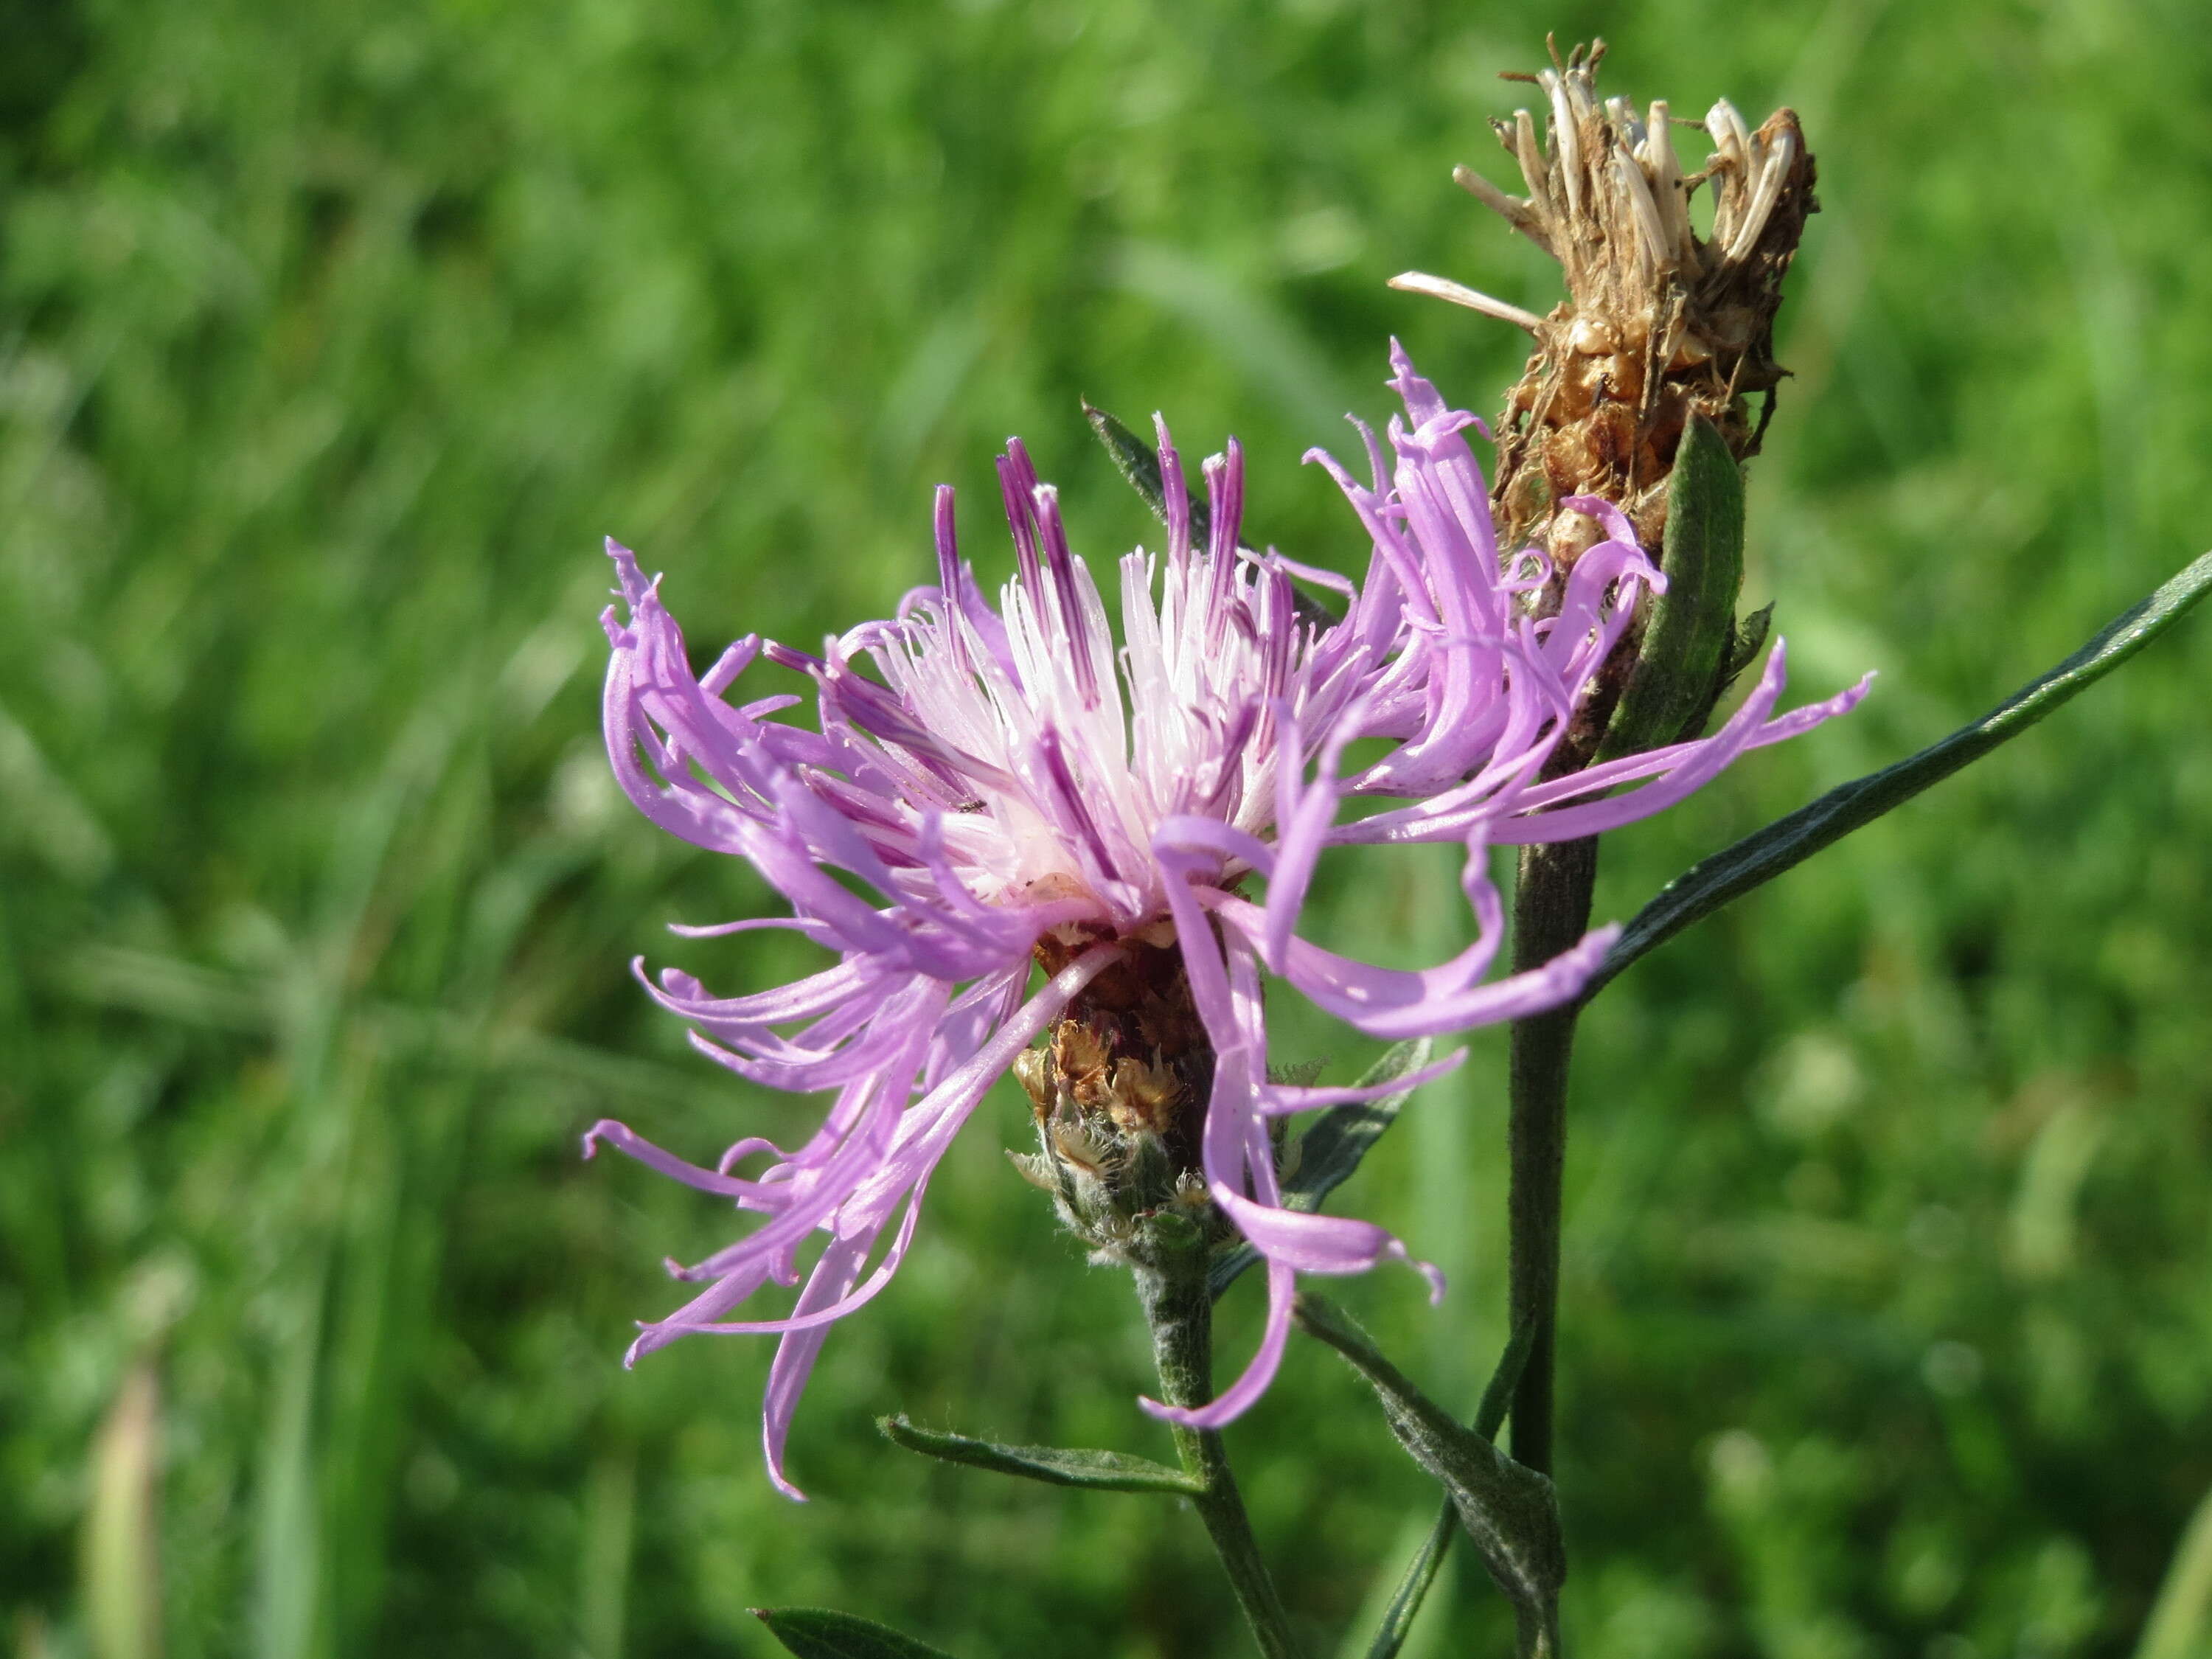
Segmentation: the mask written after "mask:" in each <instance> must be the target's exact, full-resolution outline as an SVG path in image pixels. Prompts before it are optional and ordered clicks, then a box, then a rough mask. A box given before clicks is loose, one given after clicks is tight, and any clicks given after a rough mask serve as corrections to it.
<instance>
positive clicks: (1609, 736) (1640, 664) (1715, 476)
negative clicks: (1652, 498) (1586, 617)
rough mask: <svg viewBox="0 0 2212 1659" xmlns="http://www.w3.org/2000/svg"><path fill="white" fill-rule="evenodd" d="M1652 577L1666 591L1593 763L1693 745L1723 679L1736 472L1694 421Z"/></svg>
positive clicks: (1738, 486) (1738, 581) (1672, 486)
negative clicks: (1662, 577)
mask: <svg viewBox="0 0 2212 1659" xmlns="http://www.w3.org/2000/svg"><path fill="white" fill-rule="evenodd" d="M1659 568H1660V569H1661V570H1662V571H1664V572H1665V573H1666V576H1667V586H1666V590H1665V591H1664V592H1661V593H1659V594H1657V595H1656V596H1655V597H1654V598H1653V599H1652V601H1651V614H1650V620H1649V621H1648V622H1647V623H1645V625H1644V639H1643V642H1642V643H1641V644H1640V645H1639V646H1638V648H1637V653H1636V664H1635V666H1634V667H1633V668H1632V670H1631V671H1630V673H1629V677H1628V684H1627V686H1626V688H1625V689H1624V690H1622V692H1621V694H1620V702H1618V703H1616V704H1615V705H1614V706H1613V718H1612V720H1610V721H1608V722H1607V726H1606V728H1605V741H1604V743H1603V744H1601V745H1600V747H1599V749H1598V754H1597V757H1598V759H1599V760H1601V761H1609V760H1617V759H1619V758H1620V757H1622V756H1624V755H1637V754H1641V753H1643V752H1644V750H1647V749H1659V748H1663V747H1664V746H1665V745H1666V744H1670V743H1681V742H1684V741H1686V740H1687V739H1689V738H1694V737H1696V736H1697V735H1698V733H1699V732H1702V731H1703V730H1704V729H1705V721H1706V720H1707V718H1708V717H1709V716H1710V715H1711V714H1712V712H1713V704H1714V703H1716V702H1718V701H1719V700H1720V695H1721V689H1722V686H1723V684H1724V683H1725V681H1726V678H1727V675H1728V671H1729V662H1730V656H1731V653H1730V650H1729V647H1730V645H1731V644H1732V643H1733V641H1734V640H1735V598H1736V593H1737V591H1738V590H1739V589H1741V587H1742V586H1743V469H1742V468H1741V466H1739V465H1737V463H1736V459H1735V456H1734V455H1733V454H1731V453H1729V447H1728V441H1727V440H1726V439H1725V438H1723V437H1722V436H1721V433H1720V428H1718V427H1717V426H1715V425H1714V424H1713V423H1712V422H1711V421H1709V420H1707V419H1706V418H1705V416H1702V415H1699V414H1696V413H1692V415H1691V416H1690V419H1689V423H1688V424H1687V425H1686V426H1685V427H1684V428H1682V443H1681V447H1680V449H1679V450H1677V451H1676V452H1675V455H1674V472H1673V474H1672V476H1670V477H1669V478H1668V482H1667V533H1666V540H1665V543H1664V544H1663V545H1662V548H1661V550H1660V558H1659Z"/></svg>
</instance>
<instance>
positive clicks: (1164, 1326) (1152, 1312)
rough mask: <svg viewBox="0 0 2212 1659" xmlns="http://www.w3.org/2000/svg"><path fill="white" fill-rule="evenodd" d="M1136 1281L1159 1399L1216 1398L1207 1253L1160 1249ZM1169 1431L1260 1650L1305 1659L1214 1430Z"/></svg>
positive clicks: (1189, 1402)
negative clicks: (1197, 1488) (1149, 1333)
mask: <svg viewBox="0 0 2212 1659" xmlns="http://www.w3.org/2000/svg"><path fill="white" fill-rule="evenodd" d="M1136 1279H1137V1295H1138V1297H1139V1299H1140V1300H1141V1301H1142V1302H1143V1304H1144V1307H1145V1322H1146V1324H1147V1325H1149V1326H1151V1328H1152V1358H1153V1359H1154V1360H1155V1361H1156V1362H1157V1363H1158V1366H1159V1371H1160V1397H1161V1399H1162V1400H1164V1401H1165V1402H1166V1403H1167V1404H1169V1405H1170V1406H1186V1407H1188V1406H1203V1405H1205V1404H1206V1402H1207V1401H1210V1400H1212V1398H1213V1298H1212V1295H1211V1294H1210V1293H1209V1291H1208V1290H1207V1286H1206V1253H1205V1250H1204V1249H1203V1248H1202V1247H1200V1246H1198V1245H1197V1243H1196V1241H1195V1240H1194V1241H1193V1242H1192V1248H1190V1249H1181V1250H1179V1249H1163V1250H1160V1251H1159V1252H1158V1255H1157V1258H1156V1265H1153V1266H1147V1267H1139V1268H1138V1269H1137V1270H1136ZM1168 1426H1169V1428H1170V1430H1171V1431H1173V1433H1174V1435H1175V1448H1176V1455H1177V1456H1178V1457H1180V1458H1181V1459H1182V1467H1183V1472H1184V1473H1185V1474H1188V1475H1189V1476H1191V1477H1192V1479H1194V1480H1197V1481H1198V1482H1199V1483H1200V1488H1201V1490H1200V1491H1199V1492H1197V1493H1195V1494H1194V1496H1193V1497H1192V1498H1191V1502H1192V1503H1193V1504H1194V1505H1195V1506H1196V1507H1197V1510H1198V1514H1199V1518H1200V1520H1201V1521H1203V1522H1205V1523H1206V1535H1207V1536H1208V1537H1209V1538H1211V1539H1212V1541H1213V1547H1214V1551H1215V1553H1217V1554H1218V1555H1219V1556H1220V1557H1221V1565H1222V1566H1223V1568H1224V1569H1225V1571H1227V1572H1228V1574H1229V1582H1230V1583H1231V1586H1232V1587H1233V1588H1234V1589H1236V1592H1237V1604H1238V1605H1239V1606H1241V1607H1243V1609H1244V1617H1245V1619H1246V1620H1249V1622H1250V1624H1251V1626H1252V1634H1253V1635H1254V1637H1255V1638H1257V1639H1258V1641H1259V1644H1260V1651H1261V1653H1263V1654H1265V1655H1266V1656H1267V1659H1302V1652H1301V1650H1300V1649H1299V1647H1298V1644H1297V1640H1296V1638H1293V1637H1292V1636H1291V1624H1290V1614H1289V1613H1288V1612H1287V1611H1286V1610H1285V1607H1284V1606H1283V1598H1282V1597H1281V1596H1280V1595H1279V1594H1277V1592H1276V1589H1275V1582H1274V1580H1273V1578H1271V1577H1268V1576H1267V1565H1266V1564H1265V1563H1263V1562H1262V1561H1261V1559H1260V1547H1259V1545H1258V1544H1257V1543H1256V1542H1255V1541H1254V1539H1253V1537H1252V1522H1251V1518H1250V1516H1247V1515H1246V1514H1245V1512H1244V1500H1243V1498H1241V1497H1239V1496H1238V1495H1237V1480H1236V1477H1235V1476H1234V1475H1232V1474H1231V1473H1230V1471H1229V1456H1228V1453H1227V1451H1226V1449H1225V1448H1224V1447H1223V1445H1222V1443H1221V1436H1220V1435H1219V1433H1218V1432H1217V1431H1213V1430H1211V1429H1188V1428H1184V1427H1182V1426H1181V1425H1177V1424H1170V1425H1168Z"/></svg>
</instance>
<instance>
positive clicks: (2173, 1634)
mask: <svg viewBox="0 0 2212 1659" xmlns="http://www.w3.org/2000/svg"><path fill="white" fill-rule="evenodd" d="M2208 1653H2212V1492H2207V1493H2206V1494H2205V1495H2204V1501H2203V1503H2201V1504H2198V1505H2197V1513H2196V1514H2195V1515H2194V1516H2191V1518H2190V1522H2189V1526H2188V1528H2187V1530H2185V1532H2183V1534H2181V1542H2180V1543H2179V1545H2177V1546H2176V1547H2175V1548H2174V1552H2173V1565H2172V1566H2170V1567H2168V1568H2167V1569H2166V1582H2165V1583H2163V1584H2161V1585H2160V1586H2159V1591H2158V1601H2156V1602H2155V1603H2154V1605H2153V1606H2152V1607H2151V1610H2150V1620H2149V1621H2148V1623H2147V1624H2145V1625H2144V1626H2143V1633H2142V1642H2141V1643H2140V1644H2138V1645H2137V1646H2136V1659H2203V1655H2205V1654H2208Z"/></svg>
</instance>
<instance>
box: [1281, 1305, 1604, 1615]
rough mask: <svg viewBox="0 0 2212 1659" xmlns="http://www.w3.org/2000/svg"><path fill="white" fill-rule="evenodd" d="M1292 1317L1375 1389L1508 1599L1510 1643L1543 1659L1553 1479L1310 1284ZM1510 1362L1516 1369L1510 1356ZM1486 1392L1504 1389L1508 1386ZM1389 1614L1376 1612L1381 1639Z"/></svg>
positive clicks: (1560, 1561) (1553, 1548)
mask: <svg viewBox="0 0 2212 1659" xmlns="http://www.w3.org/2000/svg"><path fill="white" fill-rule="evenodd" d="M1297 1322H1298V1328H1299V1329H1300V1330H1303V1331H1304V1332H1306V1333H1307V1334H1310V1335H1312V1336H1315V1337H1317V1338H1318V1339H1320V1340H1322V1341H1323V1342H1326V1343H1327V1344H1328V1346H1330V1347H1332V1348H1334V1349H1335V1350H1336V1351H1337V1352H1339V1353H1340V1354H1342V1355H1343V1356H1344V1358H1346V1361H1348V1362H1349V1363H1350V1364H1351V1366H1352V1370H1356V1371H1358V1373H1359V1375H1360V1377H1361V1378H1362V1379H1363V1380H1364V1382H1365V1383H1367V1384H1368V1386H1370V1388H1372V1389H1374V1390H1375V1394H1376V1398H1377V1399H1378V1400H1379V1401H1381V1402H1382V1406H1383V1418H1384V1419H1385V1420H1386V1421H1387V1422H1388V1423H1389V1425H1390V1432H1391V1433H1392V1434H1393V1435H1395V1437H1397V1440H1398V1443H1399V1444H1400V1445H1401V1446H1403V1447H1404V1448H1405V1449H1406V1451H1407V1455H1409V1456H1411V1457H1412V1458H1413V1461H1414V1462H1416V1463H1419V1465H1420V1466H1421V1468H1422V1469H1423V1470H1425V1472H1426V1473H1427V1474H1429V1475H1430V1477H1431V1479H1433V1480H1435V1481H1436V1482H1437V1485H1438V1486H1442V1487H1443V1489H1444V1493H1445V1496H1446V1497H1448V1498H1449V1499H1450V1500H1451V1504H1452V1508H1453V1509H1454V1510H1455V1511H1456V1512H1457V1514H1458V1516H1459V1522H1460V1525H1461V1526H1462V1528H1465V1529H1466V1532H1467V1535H1468V1538H1469V1539H1470V1540H1471V1541H1473V1542H1474V1548H1475V1552H1476V1553H1477V1554H1479V1555H1480V1556H1481V1558H1482V1564H1483V1565H1484V1566H1486V1568H1488V1569H1489V1571H1490V1576H1491V1577H1492V1580H1493V1581H1495V1583H1497V1585H1498V1589H1500V1590H1502V1591H1504V1594H1505V1597H1506V1599H1507V1600H1508V1601H1511V1602H1512V1604H1513V1609H1514V1613H1515V1616H1516V1619H1517V1620H1518V1621H1519V1624H1520V1633H1519V1635H1520V1639H1519V1643H1518V1648H1517V1650H1518V1651H1519V1652H1520V1653H1521V1654H1522V1655H1523V1656H1524V1659H1526V1656H1533V1655H1543V1656H1546V1659H1549V1656H1552V1655H1553V1654H1555V1653H1556V1652H1557V1651H1558V1645H1559V1633H1558V1623H1557V1621H1558V1618H1559V1586H1560V1585H1561V1584H1562V1583H1564V1582H1565V1578H1566V1572H1567V1559H1566V1541H1565V1537H1564V1536H1563V1535H1562V1534H1561V1532H1560V1528H1559V1498H1558V1496H1557V1494H1556V1493H1555V1492H1553V1486H1552V1483H1551V1482H1550V1481H1549V1480H1547V1479H1545V1477H1544V1476H1543V1475H1541V1474H1539V1473H1537V1471H1535V1470H1534V1469H1530V1468H1523V1467H1522V1465H1520V1464H1518V1463H1516V1462H1514V1461H1513V1460H1512V1459H1511V1458H1510V1457H1508V1456H1507V1455H1505V1454H1504V1452H1502V1451H1500V1450H1498V1448H1497V1447H1496V1446H1495V1445H1493V1444H1492V1440H1493V1439H1494V1438H1495V1437H1496V1436H1497V1433H1498V1420H1499V1419H1498V1414H1496V1413H1488V1414H1486V1415H1488V1416H1489V1419H1490V1420H1489V1421H1487V1422H1483V1421H1480V1420H1478V1421H1477V1422H1476V1423H1475V1424H1474V1425H1472V1426H1470V1425H1468V1424H1465V1423H1462V1422H1460V1421H1459V1420H1458V1419H1456V1418H1455V1417H1453V1416H1452V1414H1451V1413H1449V1412H1448V1411H1446V1410H1444V1409H1443V1407H1441V1406H1439V1405H1437V1403H1436V1402H1435V1401H1432V1400H1431V1399H1430V1398H1429V1397H1428V1396H1427V1395H1425V1394H1423V1393H1422V1392H1421V1390H1420V1389H1419V1388H1417V1387H1415V1386H1414V1384H1413V1382H1412V1380H1411V1379H1410V1378H1408V1377H1407V1376H1406V1374H1405V1373H1404V1372H1403V1371H1401V1370H1399V1369H1398V1368H1397V1367H1396V1366H1395V1365H1394V1364H1391V1363H1390V1361H1389V1359H1387V1358H1384V1357H1383V1355H1382V1354H1381V1353H1379V1352H1376V1348H1375V1346H1374V1344H1373V1343H1372V1342H1370V1340H1368V1338H1367V1334H1366V1333H1365V1332H1364V1331H1362V1330H1360V1329H1359V1328H1358V1327H1357V1326H1356V1325H1354V1324H1353V1323H1352V1322H1351V1321H1350V1320H1348V1319H1346V1317H1345V1316H1344V1314H1343V1312H1342V1310H1340V1309H1338V1308H1337V1307H1336V1306H1335V1305H1334V1304H1332V1303H1330V1302H1328V1301H1326V1300H1325V1299H1323V1298H1322V1297H1317V1296H1315V1295H1313V1294H1312V1293H1311V1292H1308V1293H1306V1294H1304V1295H1302V1296H1301V1297H1299V1298H1298V1303H1297ZM1522 1357H1523V1358H1525V1357H1526V1356H1525V1354H1524V1355H1523V1356H1522ZM1512 1369H1513V1370H1516V1371H1517V1370H1519V1366H1518V1364H1515V1365H1513V1366H1512ZM1510 1395H1511V1386H1510V1384H1508V1385H1507V1387H1506V1388H1505V1389H1502V1390H1492V1396H1493V1397H1497V1398H1510ZM1485 1403H1486V1404H1487V1403H1489V1402H1488V1401H1487V1400H1486V1402H1485ZM1415 1571H1419V1563H1418V1562H1417V1563H1416V1565H1415ZM1409 1576H1410V1575H1409ZM1390 1622H1392V1621H1390V1620H1386V1621H1385V1623H1386V1638H1387V1632H1388V1626H1389V1623H1390Z"/></svg>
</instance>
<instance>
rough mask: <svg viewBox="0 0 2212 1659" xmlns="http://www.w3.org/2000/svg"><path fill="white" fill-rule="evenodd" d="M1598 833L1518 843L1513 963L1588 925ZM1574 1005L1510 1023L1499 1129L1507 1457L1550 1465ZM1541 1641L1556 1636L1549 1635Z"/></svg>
mask: <svg viewBox="0 0 2212 1659" xmlns="http://www.w3.org/2000/svg"><path fill="white" fill-rule="evenodd" d="M1596 881H1597V841H1596V838H1595V837H1594V836H1593V837H1591V838H1590V839H1589V840H1586V841H1571V842H1561V843H1559V845H1557V846H1551V847H1525V848H1522V851H1521V873H1520V879H1519V880H1518V881H1517V882H1516V884H1515V887H1514V891H1513V967H1514V969H1515V971H1516V972H1518V971H1521V970H1522V969H1529V968H1534V967H1538V966H1540V965H1541V964H1542V963H1546V962H1548V961H1550V960H1551V959H1552V958H1553V957H1556V956H1557V955H1559V952H1560V951H1564V950H1565V949H1567V948H1568V947H1569V946H1570V945H1573V944H1574V943H1575V942H1576V941H1577V940H1578V939H1581V938H1582V936H1583V932H1584V931H1585V930H1586V929H1587V928H1588V927H1589V913H1590V890H1591V888H1592V887H1593V886H1595V884H1596ZM1576 1013H1577V1008H1576V1007H1575V1006H1567V1007H1565V1008H1560V1009H1556V1010H1554V1011H1553V1012H1551V1013H1548V1014H1539V1015H1537V1016H1535V1017H1534V1018H1531V1019H1524V1020H1520V1021H1517V1022H1516V1024H1514V1027H1513V1042H1512V1060H1511V1073H1510V1082H1509V1085H1508V1086H1509V1091H1510V1099H1511V1116H1510V1120H1509V1122H1508V1126H1507V1131H1506V1136H1507V1142H1508V1150H1509V1157H1510V1166H1511V1186H1510V1191H1509V1194H1508V1197H1507V1206H1506V1207H1507V1214H1508V1225H1509V1226H1510V1230H1511V1243H1510V1258H1509V1263H1508V1267H1509V1275H1510V1285H1509V1288H1508V1295H1509V1298H1510V1305H1511V1310H1512V1320H1513V1328H1514V1329H1515V1330H1516V1331H1517V1330H1522V1329H1524V1328H1525V1329H1526V1330H1527V1331H1528V1361H1527V1363H1526V1364H1524V1365H1523V1366H1522V1370H1521V1380H1520V1382H1519V1383H1518V1384H1517V1385H1516V1387H1515V1389H1514V1391H1513V1456H1514V1460H1515V1461H1516V1462H1519V1463H1522V1464H1525V1465H1526V1466H1527V1467H1528V1468H1532V1469H1534V1470H1535V1471H1536V1472H1537V1473H1538V1474H1550V1473H1551V1472H1552V1370H1553V1351H1554V1340H1553V1339H1554V1333H1555V1330H1556V1328H1557V1324H1558V1317H1559V1205H1560V1182H1561V1177H1562V1175H1563V1173H1564V1171H1565V1164H1566V1149H1567V1068H1568V1065H1569V1063H1570V1061H1571V1059H1572V1056H1573V1053H1574V1043H1575V1015H1576ZM1545 1640H1546V1642H1547V1644H1548V1646H1547V1647H1545V1648H1541V1649H1538V1651H1548V1650H1551V1649H1553V1648H1555V1647H1556V1645H1557V1644H1556V1638H1552V1637H1547V1638H1545Z"/></svg>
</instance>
